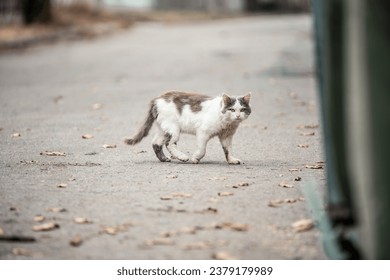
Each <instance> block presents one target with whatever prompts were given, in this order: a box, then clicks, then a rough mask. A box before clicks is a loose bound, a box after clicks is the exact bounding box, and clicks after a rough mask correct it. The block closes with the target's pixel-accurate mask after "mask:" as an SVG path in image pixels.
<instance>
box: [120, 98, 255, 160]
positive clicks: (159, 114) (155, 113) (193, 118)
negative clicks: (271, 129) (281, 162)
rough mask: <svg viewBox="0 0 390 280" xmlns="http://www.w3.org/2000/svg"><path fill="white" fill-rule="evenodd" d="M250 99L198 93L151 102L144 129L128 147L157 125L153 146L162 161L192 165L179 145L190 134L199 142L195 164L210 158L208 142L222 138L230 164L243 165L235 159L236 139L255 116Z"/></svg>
mask: <svg viewBox="0 0 390 280" xmlns="http://www.w3.org/2000/svg"><path fill="white" fill-rule="evenodd" d="M250 97H251V95H250V93H249V94H247V95H245V96H241V97H230V96H228V95H226V94H223V95H221V96H217V97H214V98H212V97H209V96H206V95H201V94H196V93H185V92H177V91H171V92H167V93H165V94H163V95H161V96H160V97H157V98H154V99H153V100H152V101H151V102H150V106H149V112H148V116H147V118H146V120H145V122H144V124H143V126H142V127H141V129H140V130H139V132H138V133H137V134H136V135H135V136H134V137H132V138H130V139H126V140H125V143H126V144H128V145H135V144H137V143H139V142H141V140H142V139H143V138H144V137H146V136H147V135H148V133H149V130H150V129H151V127H152V125H153V123H154V121H156V123H157V132H156V135H155V136H154V138H153V141H152V144H153V150H154V152H155V153H156V156H157V158H158V159H159V160H160V161H162V162H167V161H171V159H178V160H180V161H183V162H186V161H188V160H189V157H188V156H187V155H186V154H185V153H183V152H181V151H179V150H178V148H177V142H178V141H179V137H180V133H189V134H193V135H196V141H197V150H196V151H195V153H194V154H193V155H192V157H191V161H192V162H193V163H199V161H200V160H201V159H202V158H203V157H204V155H205V154H206V145H207V142H208V141H209V140H210V139H211V138H213V137H214V136H218V138H219V140H220V142H221V145H222V148H223V151H224V153H225V157H226V161H227V162H228V163H229V164H240V163H241V160H239V159H237V158H235V157H233V156H232V138H233V135H234V133H235V132H236V130H237V127H238V125H239V124H240V123H241V122H242V121H243V120H245V119H247V118H248V116H249V115H250V113H251V107H250V106H249V101H250ZM163 146H166V148H167V150H168V151H169V153H170V155H171V158H169V157H166V156H165V154H164V152H163Z"/></svg>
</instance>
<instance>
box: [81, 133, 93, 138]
mask: <svg viewBox="0 0 390 280" xmlns="http://www.w3.org/2000/svg"><path fill="white" fill-rule="evenodd" d="M93 137H94V136H93V135H92V134H84V135H82V136H81V138H83V139H91V138H93Z"/></svg>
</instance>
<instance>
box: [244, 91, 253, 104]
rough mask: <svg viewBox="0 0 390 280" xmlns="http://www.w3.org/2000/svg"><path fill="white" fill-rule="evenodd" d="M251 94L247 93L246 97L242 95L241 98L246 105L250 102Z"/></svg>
mask: <svg viewBox="0 0 390 280" xmlns="http://www.w3.org/2000/svg"><path fill="white" fill-rule="evenodd" d="M251 95H252V94H251V93H250V92H249V93H248V94H247V95H244V97H243V98H242V99H243V100H244V102H245V103H246V104H249V101H250V100H251Z"/></svg>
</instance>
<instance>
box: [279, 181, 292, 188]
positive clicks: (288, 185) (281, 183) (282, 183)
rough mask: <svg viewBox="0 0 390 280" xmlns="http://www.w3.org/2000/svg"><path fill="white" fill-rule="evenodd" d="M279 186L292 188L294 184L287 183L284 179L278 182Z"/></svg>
mask: <svg viewBox="0 0 390 280" xmlns="http://www.w3.org/2000/svg"><path fill="white" fill-rule="evenodd" d="M279 187H282V188H293V187H294V185H292V184H289V183H288V182H286V181H282V182H280V183H279Z"/></svg>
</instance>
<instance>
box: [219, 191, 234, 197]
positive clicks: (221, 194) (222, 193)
mask: <svg viewBox="0 0 390 280" xmlns="http://www.w3.org/2000/svg"><path fill="white" fill-rule="evenodd" d="M231 195H234V193H233V192H219V193H218V196H231Z"/></svg>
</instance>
